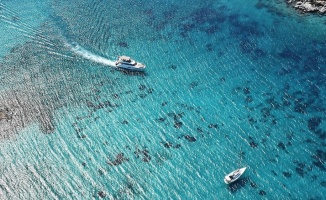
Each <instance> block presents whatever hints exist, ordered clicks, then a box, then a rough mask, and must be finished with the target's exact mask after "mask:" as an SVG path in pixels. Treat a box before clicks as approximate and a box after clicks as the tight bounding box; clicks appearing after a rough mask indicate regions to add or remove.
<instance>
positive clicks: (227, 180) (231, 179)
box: [224, 167, 247, 184]
mask: <svg viewBox="0 0 326 200" xmlns="http://www.w3.org/2000/svg"><path fill="white" fill-rule="evenodd" d="M246 169H247V167H243V168H240V169H236V170H234V171H233V172H231V173H229V174H228V175H226V176H225V177H224V182H225V183H226V184H230V183H233V182H234V181H236V180H238V179H239V178H240V176H241V175H242V174H243V173H244V172H245V171H246Z"/></svg>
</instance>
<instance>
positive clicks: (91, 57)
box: [66, 43, 115, 67]
mask: <svg viewBox="0 0 326 200" xmlns="http://www.w3.org/2000/svg"><path fill="white" fill-rule="evenodd" d="M66 45H67V46H68V47H69V48H70V49H71V50H72V51H73V52H74V53H75V54H77V55H79V56H82V57H83V58H86V59H88V60H91V61H93V62H97V63H99V64H102V65H108V66H111V67H115V62H114V61H112V60H109V59H107V58H104V57H102V56H99V55H96V54H93V53H91V52H89V51H87V50H86V49H84V48H83V47H81V46H80V45H78V44H77V43H72V44H69V43H66Z"/></svg>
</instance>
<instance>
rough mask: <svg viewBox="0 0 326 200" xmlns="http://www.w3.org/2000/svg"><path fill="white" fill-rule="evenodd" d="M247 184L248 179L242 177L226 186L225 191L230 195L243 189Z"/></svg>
mask: <svg viewBox="0 0 326 200" xmlns="http://www.w3.org/2000/svg"><path fill="white" fill-rule="evenodd" d="M247 183H250V178H249V177H243V178H240V179H239V180H237V181H236V182H233V183H230V184H229V185H228V186H227V189H228V190H229V191H230V192H231V193H235V192H237V191H239V190H240V189H241V188H243V187H245V186H246V185H247Z"/></svg>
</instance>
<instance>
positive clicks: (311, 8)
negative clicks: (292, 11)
mask: <svg viewBox="0 0 326 200" xmlns="http://www.w3.org/2000/svg"><path fill="white" fill-rule="evenodd" d="M287 3H288V4H291V5H293V7H294V8H296V9H298V10H300V11H302V12H304V13H306V12H317V13H319V14H326V0H319V1H318V0H287Z"/></svg>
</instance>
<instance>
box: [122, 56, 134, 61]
mask: <svg viewBox="0 0 326 200" xmlns="http://www.w3.org/2000/svg"><path fill="white" fill-rule="evenodd" d="M119 59H121V60H123V61H127V62H130V60H131V58H130V57H129V56H120V57H119Z"/></svg>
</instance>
